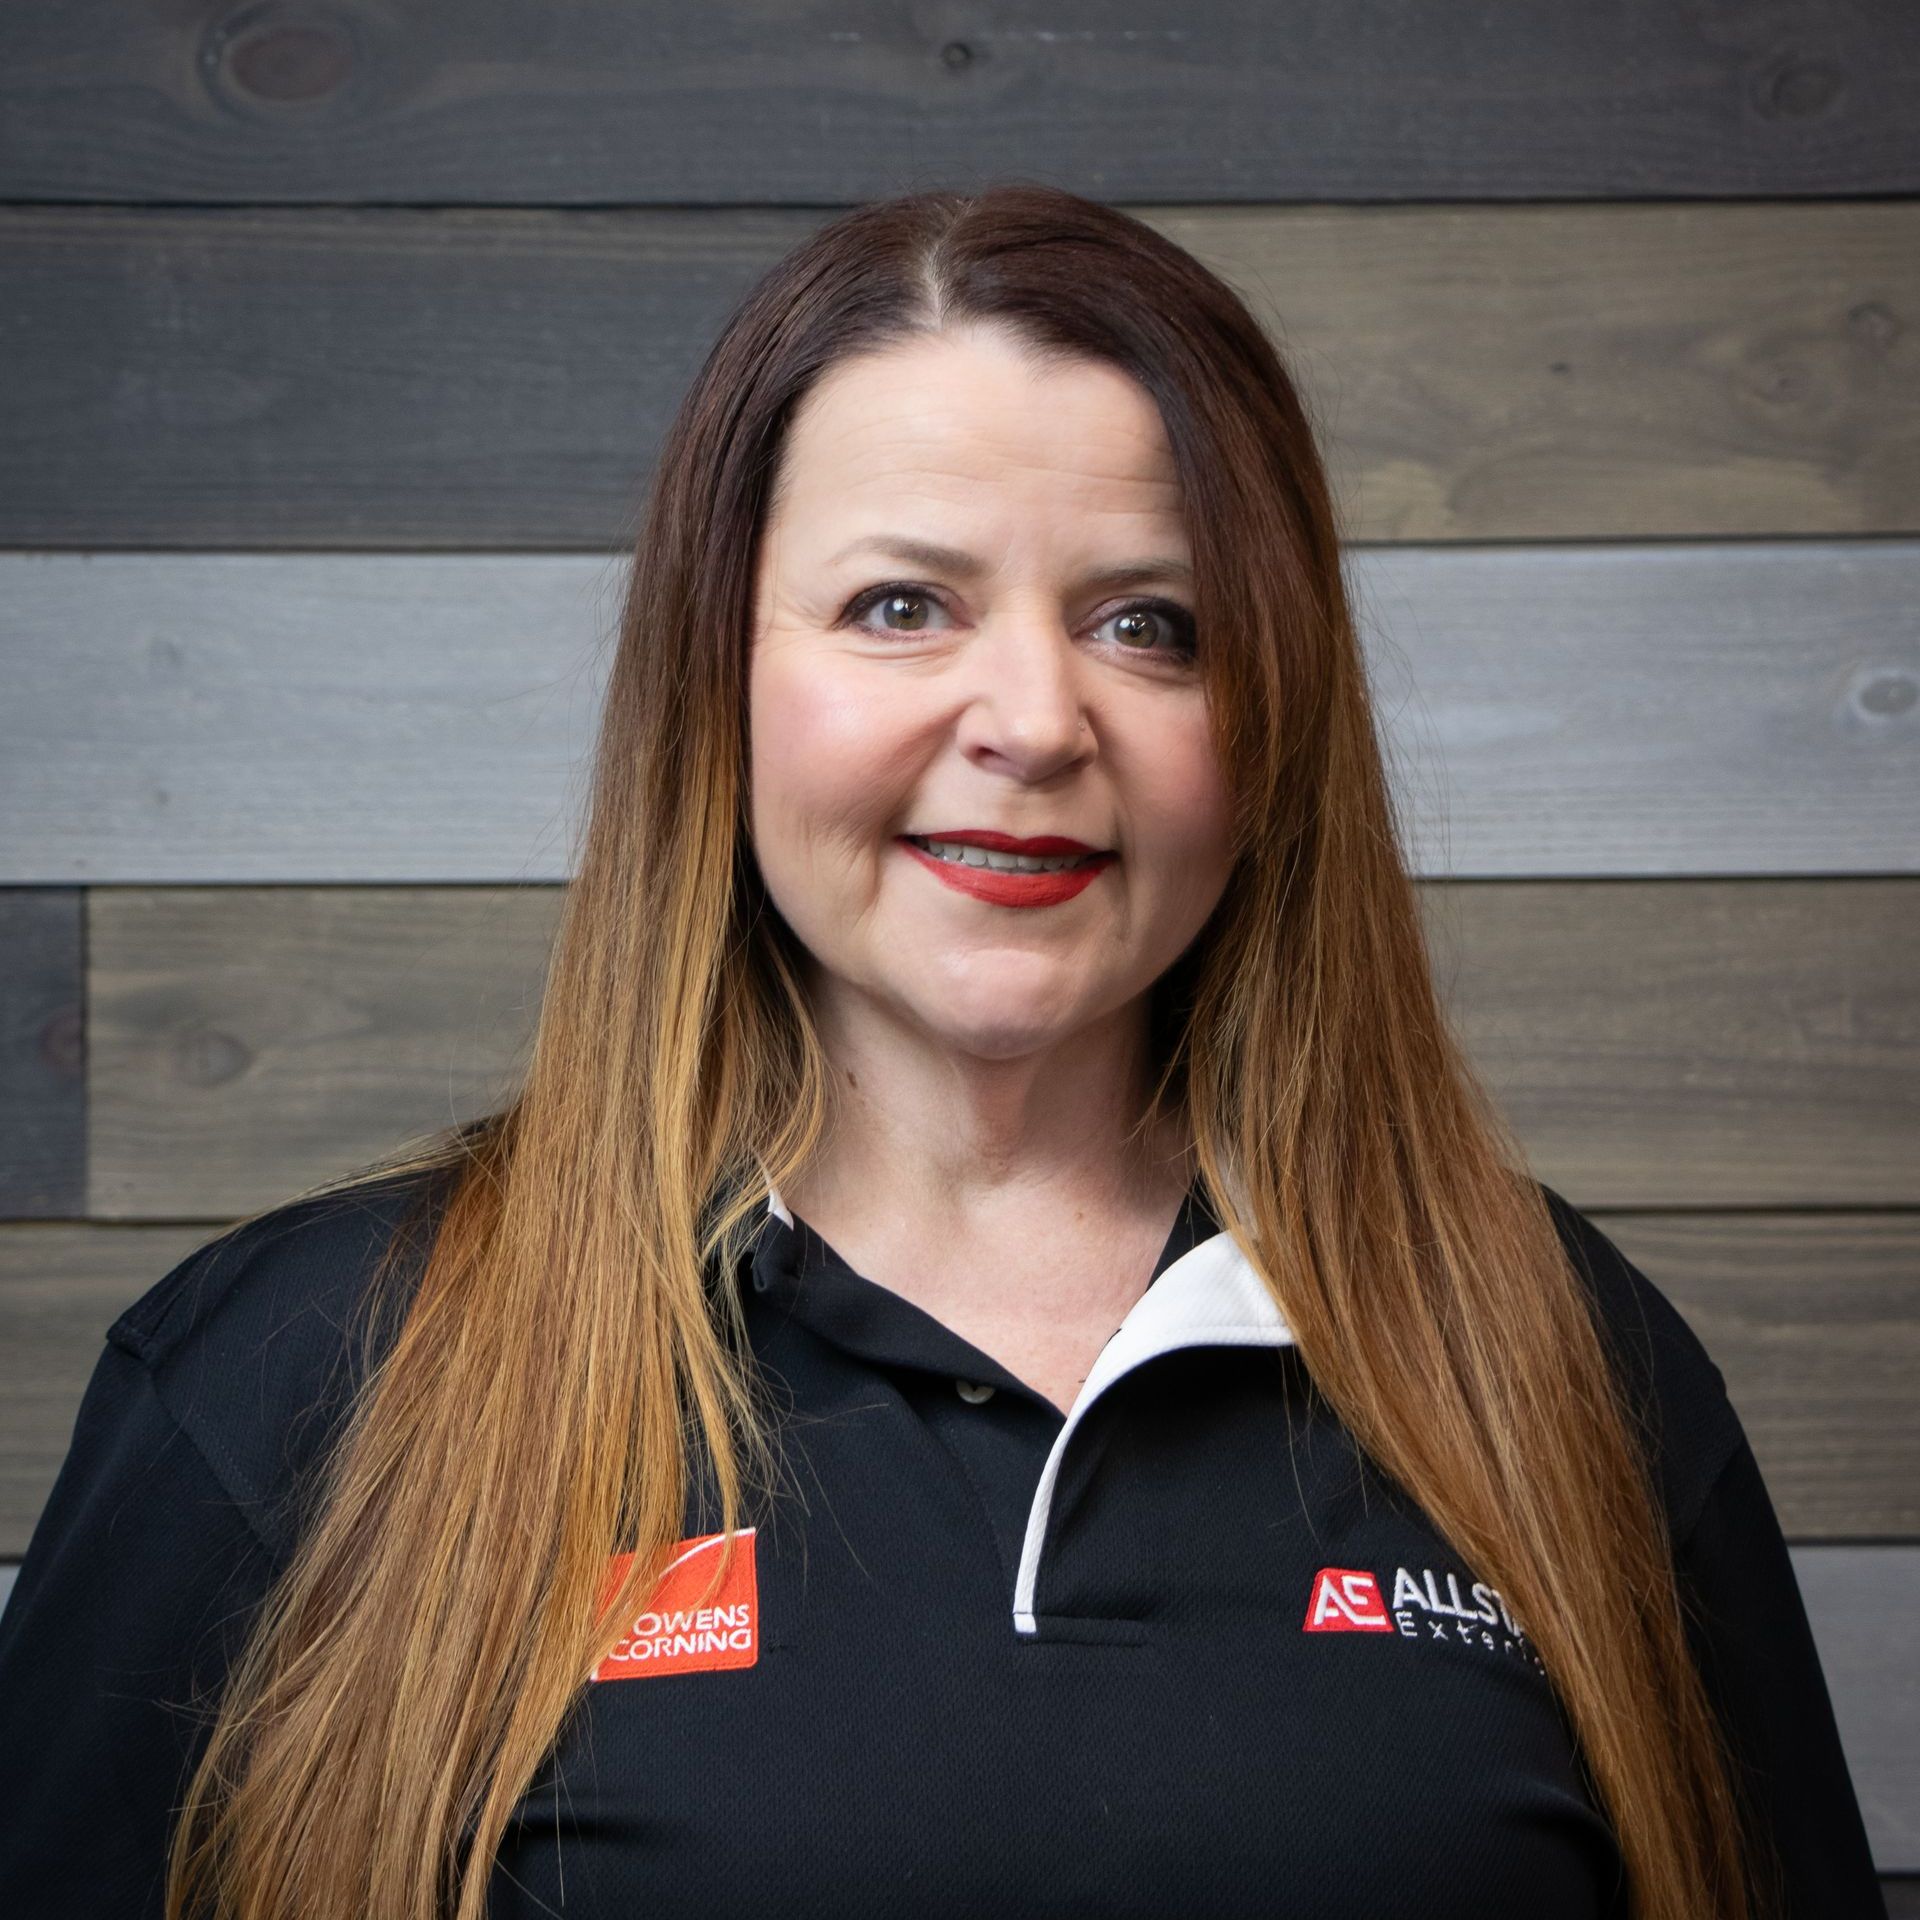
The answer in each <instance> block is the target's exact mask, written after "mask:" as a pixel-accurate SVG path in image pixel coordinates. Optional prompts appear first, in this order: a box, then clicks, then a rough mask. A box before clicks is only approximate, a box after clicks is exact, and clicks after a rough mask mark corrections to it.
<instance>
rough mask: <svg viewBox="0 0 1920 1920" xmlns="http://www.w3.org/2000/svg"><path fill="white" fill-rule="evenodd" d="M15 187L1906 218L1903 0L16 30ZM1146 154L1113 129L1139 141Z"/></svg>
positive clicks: (65, 21)
mask: <svg viewBox="0 0 1920 1920" xmlns="http://www.w3.org/2000/svg"><path fill="white" fill-rule="evenodd" d="M0 75H4V76H5V77H6V78H5V89H4V92H3V93H0V114H4V117H5V119H6V121H7V123H8V140H7V143H6V147H5V148H4V150H0V151H3V152H4V165H0V195H3V196H5V197H8V198H13V199H40V198H46V199H68V200H131V201H169V200H171V201H222V200H226V201H236V200H237V201H279V200H292V201H402V202H429V201H441V202H487V201H492V202H500V203H513V204H526V203H540V202H552V203H559V202H572V203H577V204H602V203H612V202H627V203H655V202H660V201H674V202H678V203H681V204H721V205H738V204H742V203H752V202H774V201H786V202H789V203H794V202H802V203H805V202H811V203H815V204H832V203H837V202H844V201H849V200H855V199H866V198H869V197H872V196H875V195H878V194H883V193H889V192H893V191H896V190H897V189H899V188H900V187H901V186H903V185H907V184H918V183H925V182H943V183H944V182H945V181H947V180H949V179H956V178H957V179H960V180H972V179H975V178H978V177H979V176H980V175H981V174H982V172H983V171H985V170H986V169H987V167H988V166H989V165H991V166H992V167H993V168H996V169H1002V170H1007V171H1012V172H1018V173H1026V174H1037V175H1040V176H1043V177H1046V178H1049V179H1063V180H1067V181H1069V182H1071V183H1073V184H1074V185H1076V186H1078V187H1080V189H1081V190H1082V191H1085V192H1090V193H1097V194H1100V195H1102V196H1104V197H1107V198H1116V197H1120V196H1126V197H1129V198H1134V199H1139V200H1161V201H1164V200H1168V199H1181V198H1190V199H1239V200H1247V199H1288V200H1294V199H1313V200H1442V199H1471V200H1494V199H1533V198H1540V199H1571V198H1578V197H1628V196H1635V195H1643V194H1652V195H1663V194H1664V195H1677V194H1687V195H1712V194H1725V195H1734V196H1755V197H1758V196H1777V195H1787V194H1847V193H1901V192H1906V193H1911V192H1914V191H1915V190H1916V188H1917V187H1920V151H1916V147H1915V143H1914V141H1913V139H1912V135H1911V125H1912V123H1911V119H1910V117H1909V113H1910V107H1911V102H1912V97H1913V95H1914V93H1915V91H1916V89H1917V88H1920V32H1916V26H1915V16H1914V13H1913V11H1912V10H1911V9H1910V8H1908V7H1904V6H1902V5H1900V4H1899V0H1854V4H1851V5H1849V6H1846V7H1835V6H1830V5H1823V4H1821V0H1778V3H1777V4H1773V5H1770V6H1767V7H1764V8H1757V7H1749V8H1742V7H1733V6H1715V7H1707V8H1689V7H1619V6H1610V7H1525V6H1506V7H1480V8H1466V7H1418V6H1414V7H1409V6H1404V5H1396V4H1392V3H1391V0H1345V3H1344V4H1336V0H1318V3H1317V4H1314V5H1305V6H1303V5H1295V6H1291V7H1289V8H1288V9H1287V10H1286V11H1285V13H1284V15H1278V16H1276V15H1275V14H1273V13H1272V12H1271V11H1270V10H1269V9H1267V8H1265V7H1263V6H1260V5H1258V4H1256V3H1255V0H1215V4H1213V5H1210V6H1206V7H1201V8H1198V9H1196V8H1194V7H1192V6H1190V5H1189V6H1180V5H1176V4H1174V0H1135V3H1134V4H1133V5H1132V6H1130V7H1129V8H1128V9H1127V10H1126V13H1125V15H1124V16H1123V17H1115V16H1114V15H1112V14H1111V13H1109V12H1106V11H1104V10H1102V9H1101V8H1099V7H1097V6H1093V7H1087V6H1082V7H1077V8H1070V9H1068V10H1067V11H1066V12H1065V13H1061V12H1060V11H1059V10H1057V9H1055V10H1050V11H1046V12H1042V11H1041V10H1040V9H1038V8H1035V7H1032V6H1020V5H1013V6H1001V7H996V8H994V9H992V10H991V11H989V12H978V13H966V12H963V13H956V14H953V15H951V16H948V15H944V14H935V13H928V14H920V13H916V12H915V11H913V10H911V9H902V8H899V7H897V6H892V5H883V4H880V3H879V0H842V3H841V4H838V5H835V6H832V7H823V6H818V5H814V6H791V5H786V6H773V5H767V4H744V5H743V4H734V5H728V6H718V7H716V6H699V7H659V6H648V7H635V6H631V5H627V6H622V5H620V4H618V0H574V4H572V5H569V6H568V7H567V8H566V9H565V10H564V12H563V13H562V14H560V15H558V16H556V15H555V14H554V13H553V12H552V11H551V10H548V9H543V8H542V7H540V6H539V5H537V4H535V3H534V0H487V3H486V4H469V5H468V6H465V7H462V8H461V9H459V11H458V12H457V13H446V14H443V13H440V12H438V11H437V10H435V9H432V8H406V9H381V8H375V7H371V6H366V5H351V4H349V5H336V6H330V7H327V8H319V9H312V8H309V9H302V10H298V11H291V10H287V9H278V8H258V7H250V6H236V5H229V6H222V7H214V8H201V7H192V8H152V7H149V8H141V9H136V10H132V11H129V10H128V9H125V8H122V7H115V6H113V5H111V4H110V3H109V0H81V3H80V4H72V3H71V0H70V3H69V4H65V5H62V6H58V7H52V6H39V7H13V8H8V9H5V10H4V11H0ZM1122 130H1124V131H1122Z"/></svg>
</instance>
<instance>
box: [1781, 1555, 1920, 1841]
mask: <svg viewBox="0 0 1920 1920" xmlns="http://www.w3.org/2000/svg"><path fill="white" fill-rule="evenodd" d="M1793 1568H1794V1574H1795V1577H1796V1578H1797V1579H1798V1581H1799V1583H1800V1592H1801V1597H1802V1598H1803V1599H1804V1600H1805V1601H1806V1605H1807V1618H1808V1619H1809V1621H1811V1622H1812V1625H1813V1631H1814V1638H1815V1640H1816V1641H1817V1642H1818V1643H1819V1648H1820V1664H1821V1667H1822V1669H1823V1671H1824V1672H1825V1674H1826V1679H1827V1691H1828V1692H1829V1693H1830V1694H1831V1695H1832V1696H1833V1712H1834V1718H1835V1719H1836V1720H1837V1721H1838V1722H1839V1724H1840V1738H1841V1742H1842V1744H1843V1745H1844V1746H1845V1748H1846V1752H1847V1770H1848V1772H1849V1773H1851V1774H1852V1776H1853V1788H1854V1792H1855V1794H1856V1795H1857V1796H1858V1797H1859V1801H1860V1812H1861V1815H1862V1816H1863V1818H1864V1819H1865V1821H1866V1825H1867V1838H1868V1840H1869V1841H1871V1842H1872V1845H1873V1857H1874V1861H1875V1863H1876V1864H1877V1865H1878V1866H1879V1868H1880V1870H1881V1871H1882V1872H1883V1873H1920V1548H1917V1547H1913V1546H1900V1547H1885V1546H1853V1547H1839V1546H1829V1547H1797V1548H1795V1549H1794V1554H1793Z"/></svg>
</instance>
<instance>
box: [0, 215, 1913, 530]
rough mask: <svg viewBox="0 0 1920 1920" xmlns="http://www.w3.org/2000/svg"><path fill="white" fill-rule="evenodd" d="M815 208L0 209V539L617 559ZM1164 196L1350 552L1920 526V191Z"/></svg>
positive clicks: (1173, 229)
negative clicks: (3, 269)
mask: <svg viewBox="0 0 1920 1920" xmlns="http://www.w3.org/2000/svg"><path fill="white" fill-rule="evenodd" d="M823 217H824V216H822V215H818V214H806V215H803V214H799V213H781V212H775V211H747V212H738V213H733V212H729V213H691V212H670V211H658V212H644V213H610V212H579V213H564V214H563V213H515V212H484V213H483V212H460V213H453V212H441V213H426V212H414V211H402V210H397V209H396V210H380V211H347V210H324V211H323V210H315V211H308V212H286V211H281V212H275V211H265V210H262V211H232V210H209V211H200V212H172V211H166V212H139V213H132V212H118V211H111V210H109V211H100V210H79V209H66V208H24V209H20V208H16V209H13V210H9V211H0V254H4V256H5V257H6V258H7V261H8V272H9V288H8V294H9V297H8V301H7V303H6V307H5V310H4V312H0V353H4V355H5V357H6V359H7V362H8V364H10V365H11V366H13V367H15V368H16V369H19V370H20V371H21V372H22V374H23V375H24V376H25V377H22V378H18V379H16V380H13V381H11V382H8V383H6V384H5V385H4V387H0V440H4V442H5V443H6V444H7V445H8V446H9V447H10V449H11V450H12V452H13V458H12V459H10V460H9V461H7V462H6V463H5V464H4V466H0V545H3V546H13V547H69V548H88V547H100V546H162V547H168V546H185V547H201V548H208V547H229V548H292V547H318V548H326V547H339V546H360V547H367V548H402V549H404V548H409V547H422V546H427V547H440V548H454V549H463V550H473V549H480V550H488V549H498V548H500V547H503V546H519V545H524V546H535V547H543V548H572V549H591V550H596V551H598V550H601V549H605V548H608V547H612V548H616V549H617V548H619V547H622V546H624V545H625V544H626V542H627V541H628V539H629V538H630V535H631V531H632V523H633V519H634V515H635V512H636V510H637V506H638V503H639V501H640V499H641V497H642V495H643V492H644V487H645V484H646V480H647V476H648V473H649V470H650V466H651V462H652V459H653V456H654V453H655V450H656V448H657V445H658V440H659V436H660V433H661V431H662V429H663V427H664V425H665V422H666V420H667V418H668V416H669V414H670V412H671V409H672V408H673V407H674V405H676V404H677V402H678V400H679V397H680V395H681V393H682V391H683V390H684V387H685V385H686V383H687V381H688V380H689V379H690V378H691V376H692V374H693V372H694V371H695V369H696V368H697V366H698V364H699V362H700V359H701V358H702V356H703V355H704V353H705V351H706V349H707V346H708V344H709V343H710V341H711V339H712V337H713V335H714V334H715V332H716V331H717V330H718V329H719V327H720V326H721V324H722V323H723V321H724V318H725V316H726V314H727V313H728V311H729V310H730V309H731V307H732V306H733V304H734V302H735V301H736V300H737V299H738V298H739V296H740V295H741V294H743V293H744V292H745V291H746V290H747V288H748V287H749V286H750V285H751V284H752V282H753V281H754V280H755V279H756V278H757V277H758V276H759V274H760V273H761V272H762V271H763V270H764V269H765V268H766V267H768V266H769V265H771V264H772V262H773V260H774V259H775V258H776V257H777V256H778V255H779V254H780V253H781V252H782V251H784V250H785V248H787V247H788V246H789V245H791V244H792V243H793V242H794V241H796V240H798V239H799V238H800V237H801V236H802V235H803V234H804V233H805V232H807V231H809V230H810V229H811V228H812V226H814V225H815V224H817V222H818V221H819V220H820V219H821V218H823ZM1150 217H1151V218H1152V220H1153V222H1154V224H1155V225H1157V226H1159V227H1161V228H1162V229H1163V230H1164V231H1166V232H1168V233H1170V234H1171V235H1172V236H1173V237H1175V238H1176V239H1178V240H1180V241H1181V242H1182V243H1183V244H1185V245H1187V246H1189V247H1190V248H1192V249H1193V250H1194V251H1195V252H1196V253H1198V254H1199V255H1200V256H1201V257H1202V258H1204V259H1207V260H1208V261H1209V262H1210V263H1211V264H1213V265H1215V266H1216V267H1218V268H1219V269H1220V270H1221V271H1223V272H1224V273H1226V274H1227V275H1228V277H1229V278H1231V279H1232V280H1233V281H1234V283H1235V284H1236V285H1238V286H1239V287H1241V288H1242V290H1243V291H1244V292H1245V293H1246V295H1247V297H1248V298H1249V300H1250V301H1252V302H1253V303H1254V304H1255V307H1256V310H1257V311H1258V312H1259V313H1260V315H1261V317H1262V318H1263V320H1264V321H1265V322H1266V323H1267V324H1268V325H1269V326H1270V327H1272V328H1273V329H1274V330H1275V331H1276V333H1277V334H1279V335H1281V336H1282V337H1283V338H1284V340H1285V343H1286V345H1287V348H1288V350H1289V352H1290V354H1291V357H1292V360H1293V364H1294V366H1295V369H1296V371H1297V374H1298V377H1299V379H1300V382H1301V385H1302V387H1303V389H1304V390H1305V392H1306V395H1307V397H1308V400H1309V403H1310V404H1311V405H1312V407H1313V408H1314V411H1315V413H1316V416H1317V417H1318V418H1319V419H1320V420H1321V422H1322V427H1323V432H1324V434H1325V436H1326V442H1327V447H1328V452H1329V456H1330V460H1331V463H1332V465H1333V468H1334V471H1335V474H1336V478H1337V481H1338V484H1339V486H1340V489H1341V492H1342V496H1343V502H1344V508H1345V515H1346V524H1347V529H1348V532H1349V534H1350V535H1351V536H1352V537H1353V538H1355V539H1357V540H1375V539H1380V540H1445V541H1452V540H1502V539H1528V540H1533V539H1593V538H1600V537H1617V538H1642V537H1645V538H1660V539H1671V538H1682V537H1686V536H1690V535H1698V536H1713V537H1725V536H1739V535H1757V536H1766V537H1772V536H1777V535H1811V534H1832V535H1841V536H1844V535H1854V534H1876V535H1878V534H1902V533H1904V534H1911V533H1915V532H1920V327H1915V326H1914V325H1912V324H1910V321H1909V318H1908V316H1911V315H1912V314H1914V313H1915V312H1920V202H1915V201H1888V202H1861V203H1839V204H1836V203H1816V204H1791V203H1779V204H1772V205H1766V204H1739V205H1724V206H1720V205H1706V206H1703V205H1677V206H1651V205H1649V206H1638V207H1636V206H1591V207H1582V206H1555V207H1537V208H1536V207H1507V208H1500V207H1473V208H1458V209H1455V208H1447V207H1426V208H1419V209H1405V210H1402V209H1394V208H1386V207H1373V208H1353V209H1338V208H1329V207H1313V208H1260V209H1257V210H1242V209H1238V208H1231V207H1208V208H1196V209H1189V210H1172V211H1161V212H1155V213H1153V214H1151V216H1150ZM477 395H485V397H486V398H485V404H484V405H480V404H476V399H475V397H476V396H477Z"/></svg>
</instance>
